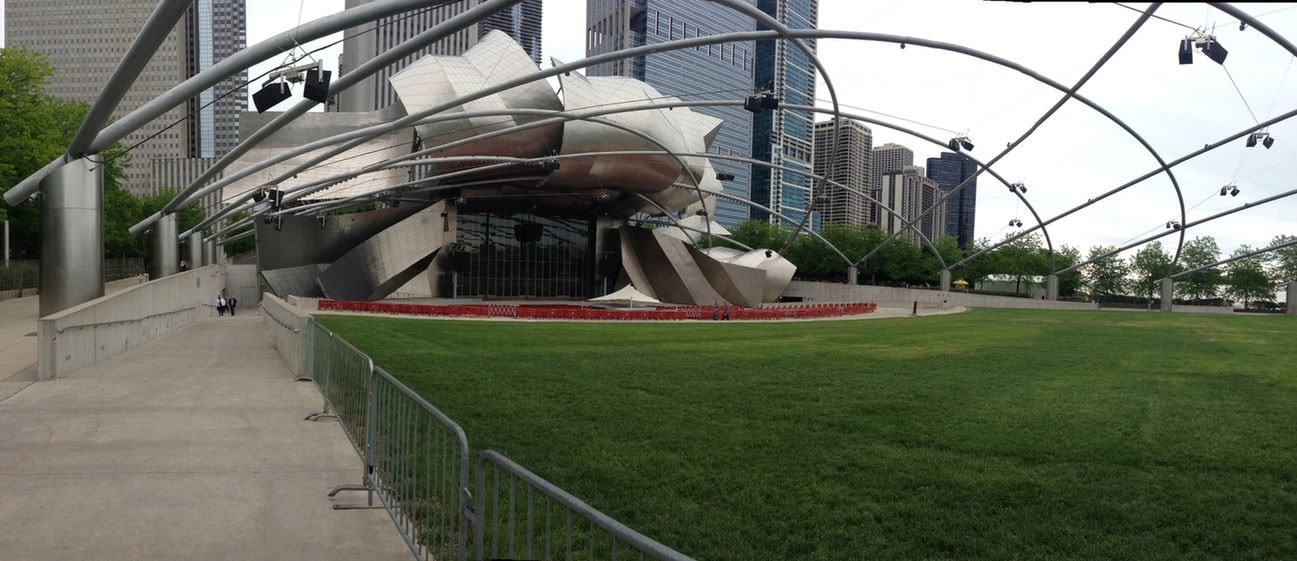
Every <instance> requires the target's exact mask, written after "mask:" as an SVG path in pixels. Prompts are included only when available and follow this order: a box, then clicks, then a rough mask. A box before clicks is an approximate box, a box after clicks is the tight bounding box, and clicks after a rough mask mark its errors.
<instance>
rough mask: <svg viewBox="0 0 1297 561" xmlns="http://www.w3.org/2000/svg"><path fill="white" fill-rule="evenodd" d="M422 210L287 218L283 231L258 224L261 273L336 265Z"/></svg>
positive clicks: (409, 209)
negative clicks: (369, 241)
mask: <svg viewBox="0 0 1297 561" xmlns="http://www.w3.org/2000/svg"><path fill="white" fill-rule="evenodd" d="M420 208H422V207H420V206H417V205H411V206H400V207H396V208H383V209H378V210H371V211H366V212H353V213H349V214H341V215H332V216H328V217H326V218H325V219H324V224H323V226H321V224H320V221H319V220H318V219H317V218H315V217H313V216H297V215H291V214H285V215H283V222H282V223H281V224H280V227H279V229H276V228H275V225H274V224H266V223H265V222H264V221H261V220H258V221H257V222H256V229H257V270H259V271H272V270H275V269H286V268H289V267H300V266H302V265H314V264H316V263H333V262H334V261H337V260H338V259H339V258H341V257H342V256H343V255H346V253H347V252H348V251H350V250H351V249H352V248H354V247H356V246H357V245H360V244H361V243H362V242H364V241H365V240H367V239H369V238H372V237H374V236H375V235H377V234H378V233H379V232H382V231H383V230H385V229H387V228H389V227H391V226H392V225H393V224H396V223H398V222H400V221H402V220H405V219H406V218H408V217H409V216H410V215H412V214H414V213H416V212H418V211H419V209H420Z"/></svg>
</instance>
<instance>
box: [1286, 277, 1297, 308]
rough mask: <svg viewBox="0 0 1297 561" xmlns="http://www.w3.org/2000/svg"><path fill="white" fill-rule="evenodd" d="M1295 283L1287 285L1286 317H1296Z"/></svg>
mask: <svg viewBox="0 0 1297 561" xmlns="http://www.w3.org/2000/svg"><path fill="white" fill-rule="evenodd" d="M1294 304H1297V281H1292V282H1290V283H1288V315H1290V316H1297V305H1294Z"/></svg>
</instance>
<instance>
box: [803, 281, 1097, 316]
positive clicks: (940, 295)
mask: <svg viewBox="0 0 1297 561" xmlns="http://www.w3.org/2000/svg"><path fill="white" fill-rule="evenodd" d="M784 296H795V297H801V298H802V299H803V300H804V301H806V302H812V303H829V302H876V303H878V304H879V305H880V306H887V307H909V306H912V305H914V302H915V301H918V303H919V307H920V308H924V309H942V308H943V307H945V308H948V307H952V306H963V307H968V308H1025V309H1032V310H1097V309H1099V306H1098V305H1097V304H1094V303H1090V302H1054V301H1050V300H1033V299H1030V298H1013V297H1010V296H991V295H987V294H969V293H966V292H940V291H936V290H919V289H914V288H899V287H891V286H864V285H848V284H837V283H827V282H802V281H794V282H793V283H792V284H790V285H788V289H787V290H785V291H784Z"/></svg>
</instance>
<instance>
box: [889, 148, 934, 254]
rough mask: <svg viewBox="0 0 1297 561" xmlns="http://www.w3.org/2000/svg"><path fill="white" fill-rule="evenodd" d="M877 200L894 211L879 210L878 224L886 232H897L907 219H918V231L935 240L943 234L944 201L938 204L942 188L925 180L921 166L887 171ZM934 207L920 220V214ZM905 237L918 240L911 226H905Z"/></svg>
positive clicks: (929, 180) (931, 181) (908, 220)
mask: <svg viewBox="0 0 1297 561" xmlns="http://www.w3.org/2000/svg"><path fill="white" fill-rule="evenodd" d="M879 186H880V187H879V189H878V191H879V197H878V200H879V201H880V202H882V203H883V204H885V205H887V206H888V207H890V208H891V209H892V210H894V211H896V214H891V213H888V212H882V218H881V220H880V222H879V227H880V228H881V229H882V230H883V231H884V232H886V233H888V234H895V233H897V232H900V231H901V230H902V229H903V228H904V227H905V223H906V222H910V221H914V220H918V224H917V226H918V227H919V231H920V232H922V233H923V235H925V236H927V237H928V239H932V240H935V239H936V238H938V237H941V236H942V235H945V233H946V221H945V203H941V204H940V205H937V199H939V198H941V189H940V188H939V187H937V182H935V181H933V180H931V179H928V178H927V177H926V176H925V174H924V170H923V168H922V167H919V166H905V167H904V168H902V169H900V170H898V171H890V172H886V173H884V174H883V175H882V177H881V180H880V182H879ZM933 206H939V208H937V209H936V210H934V211H932V212H930V213H928V214H927V215H926V216H924V217H923V218H922V219H919V216H920V215H921V214H923V213H924V212H925V211H927V210H928V209H930V208H932V207H933ZM902 235H904V236H906V237H908V238H910V239H911V240H913V241H916V242H917V241H919V237H918V235H916V234H915V233H914V230H913V229H908V228H906V229H905V230H904V232H903V234H902Z"/></svg>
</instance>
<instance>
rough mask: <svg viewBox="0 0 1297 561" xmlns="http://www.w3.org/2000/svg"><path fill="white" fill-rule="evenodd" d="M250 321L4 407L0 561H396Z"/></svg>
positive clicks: (311, 397)
mask: <svg viewBox="0 0 1297 561" xmlns="http://www.w3.org/2000/svg"><path fill="white" fill-rule="evenodd" d="M266 337H267V332H266V329H265V328H264V326H263V325H262V323H261V319H260V317H258V316H257V315H255V314H248V315H247V316H239V317H237V318H228V317H226V318H210V319H204V320H202V321H200V322H198V323H197V324H195V325H192V326H190V327H186V328H184V329H181V330H180V331H178V332H176V333H173V334H171V335H168V336H165V337H162V338H160V339H156V340H154V341H151V342H149V343H146V344H145V345H143V346H141V347H139V348H137V349H134V350H132V351H130V352H127V353H125V354H123V355H120V356H117V357H114V358H111V359H109V360H106V361H104V362H101V363H99V364H97V365H95V366H92V367H89V368H85V369H82V370H79V371H74V372H72V373H71V374H70V375H68V376H67V377H66V378H60V379H58V380H54V381H50V382H40V383H36V384H32V385H30V386H28V387H27V388H26V389H23V390H22V391H20V392H18V393H16V394H14V395H12V396H10V397H9V398H8V399H5V400H4V401H2V402H0V528H3V530H0V560H4V561H28V560H40V561H46V560H49V561H58V560H69V561H72V560H75V561H82V560H90V559H93V560H96V561H100V560H122V561H126V560H131V561H134V560H159V561H162V560H166V561H172V560H176V559H186V560H227V559H228V560H240V561H242V560H261V559H264V560H302V561H329V560H342V559H355V560H367V561H368V560H403V561H404V560H407V559H409V558H410V554H409V550H408V549H406V547H405V545H404V543H403V542H402V541H401V539H400V537H399V535H398V534H397V532H396V529H395V528H394V526H393V525H392V522H391V520H390V519H389V518H388V517H387V514H386V513H385V512H384V511H382V510H344V511H335V510H332V508H331V506H330V505H331V504H332V503H335V502H336V503H344V502H350V501H355V500H363V495H361V494H356V493H343V494H341V495H340V496H339V497H338V498H336V499H329V498H327V497H326V496H325V493H326V492H327V491H328V489H329V488H330V487H332V486H333V485H337V484H346V483H356V482H358V481H359V479H360V476H361V462H360V459H359V458H358V457H357V455H356V453H355V451H354V450H353V449H352V448H351V446H350V444H348V443H347V441H346V438H345V437H344V436H343V433H342V430H341V428H340V427H339V426H338V425H337V423H336V422H332V421H326V422H318V423H313V422H304V421H302V418H303V417H304V416H306V414H308V413H310V412H312V411H315V410H318V408H319V406H320V397H319V394H318V393H317V392H316V390H315V388H314V386H312V385H311V384H305V383H294V382H292V381H291V380H292V375H291V374H290V373H289V370H288V368H287V366H286V365H285V364H284V363H283V361H282V360H280V358H279V356H278V354H277V353H276V352H275V351H274V350H273V349H272V348H271V347H270V345H269V344H268V343H267V342H266Z"/></svg>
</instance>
